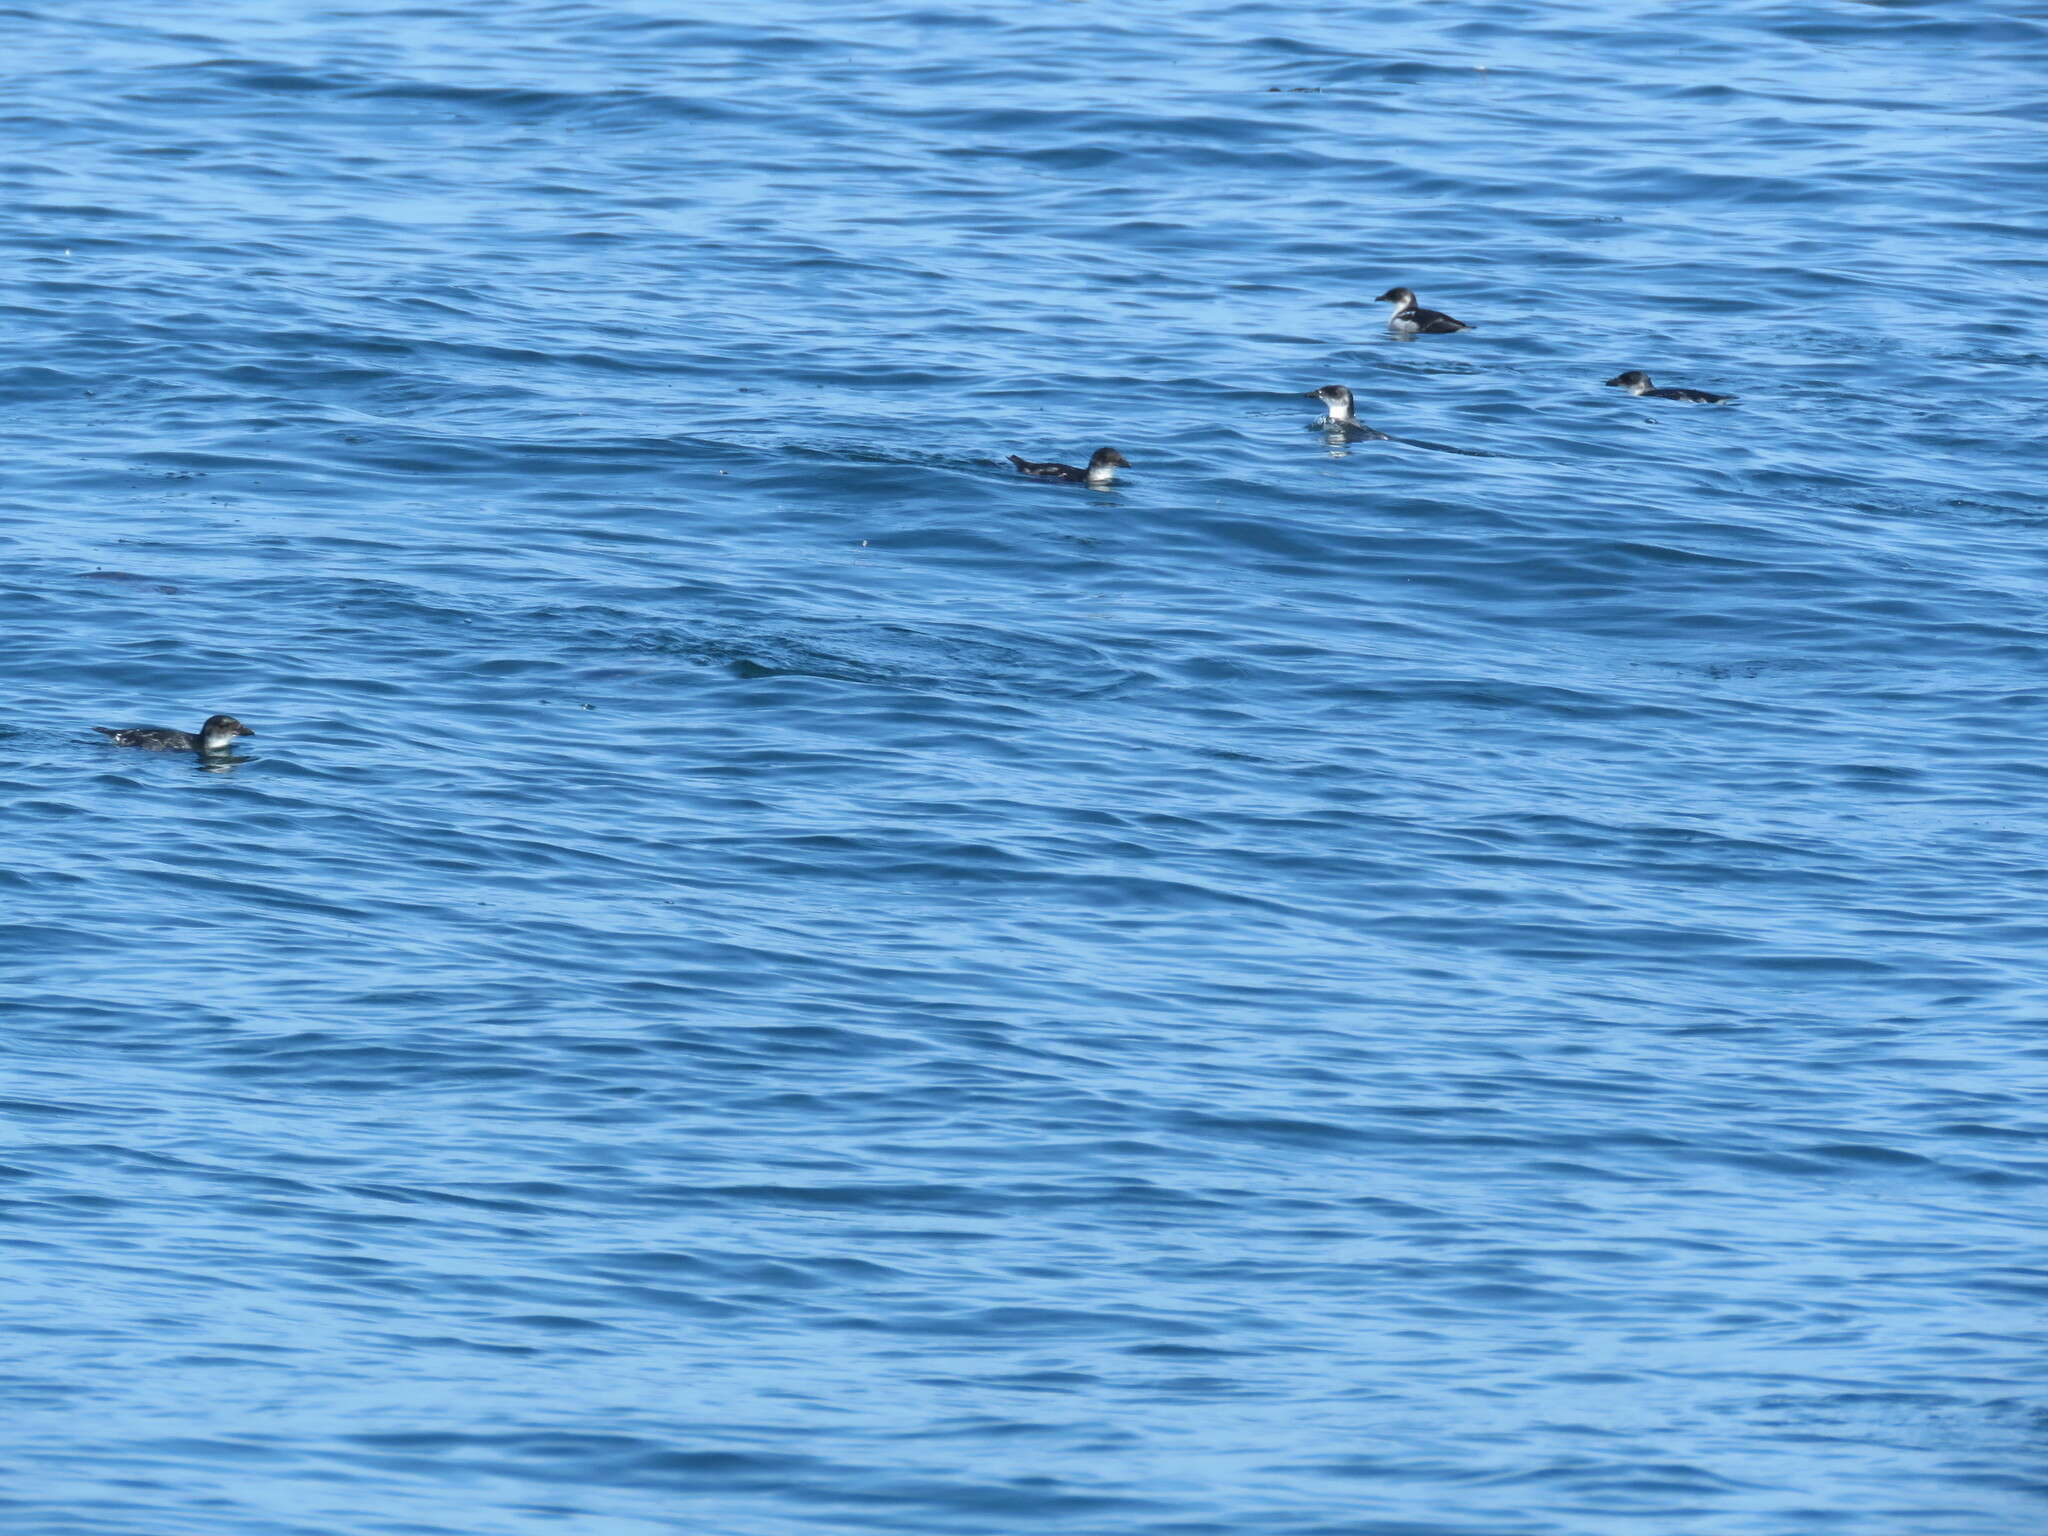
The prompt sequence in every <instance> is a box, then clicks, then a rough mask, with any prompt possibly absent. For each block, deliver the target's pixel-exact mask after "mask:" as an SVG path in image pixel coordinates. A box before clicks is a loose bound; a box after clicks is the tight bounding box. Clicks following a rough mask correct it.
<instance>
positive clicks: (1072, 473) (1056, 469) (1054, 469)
mask: <svg viewBox="0 0 2048 1536" xmlns="http://www.w3.org/2000/svg"><path fill="white" fill-rule="evenodd" d="M1010 462H1011V463H1012V464H1014V465H1016V466H1017V473H1018V474H1020V475H1030V476H1032V477H1033V478H1034V479H1038V480H1063V481H1065V482H1066V483H1067V484H1069V485H1108V484H1109V483H1110V482H1111V481H1112V480H1114V479H1116V472H1117V471H1118V470H1119V469H1129V468H1130V467H1131V461H1130V460H1129V459H1127V458H1125V457H1124V456H1123V455H1122V454H1120V453H1118V452H1117V451H1116V450H1115V449H1114V448H1098V449H1096V450H1095V452H1094V453H1092V454H1090V455H1089V456H1088V467H1087V468H1086V469H1076V468H1074V466H1073V465H1071V464H1049V463H1048V464H1041V463H1038V462H1036V461H1035V460H1032V459H1020V458H1018V457H1017V455H1015V454H1014V453H1013V454H1011V455H1010Z"/></svg>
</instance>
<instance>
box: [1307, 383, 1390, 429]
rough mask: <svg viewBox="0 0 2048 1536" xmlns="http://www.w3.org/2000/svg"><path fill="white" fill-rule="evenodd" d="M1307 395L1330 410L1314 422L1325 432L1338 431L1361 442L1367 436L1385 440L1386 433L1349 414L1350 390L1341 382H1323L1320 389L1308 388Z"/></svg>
mask: <svg viewBox="0 0 2048 1536" xmlns="http://www.w3.org/2000/svg"><path fill="white" fill-rule="evenodd" d="M1308 397H1309V399H1311V400H1320V401H1322V402H1323V404H1324V406H1325V407H1327V408H1328V410H1329V412H1330V414H1329V415H1327V416H1325V417H1324V418H1323V419H1322V420H1321V421H1319V422H1317V423H1316V425H1317V426H1319V427H1321V428H1322V429H1323V430H1324V431H1325V432H1335V433H1339V434H1341V435H1342V436H1344V437H1345V438H1348V439H1349V440H1350V441H1352V442H1362V441H1365V440H1367V439H1369V438H1378V439H1379V440H1380V441H1382V442H1384V441H1386V437H1387V434H1386V433H1384V432H1375V431H1374V430H1373V429H1372V428H1371V427H1368V426H1367V425H1366V424H1365V423H1364V422H1362V421H1360V420H1359V419H1358V418H1357V417H1356V416H1354V415H1352V414H1351V409H1352V407H1351V391H1350V390H1348V389H1346V388H1345V387H1344V386H1343V385H1342V384H1325V385H1324V386H1323V387H1322V388H1321V389H1312V390H1310V391H1309V392H1308Z"/></svg>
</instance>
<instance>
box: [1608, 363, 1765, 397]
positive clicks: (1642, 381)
mask: <svg viewBox="0 0 2048 1536" xmlns="http://www.w3.org/2000/svg"><path fill="white" fill-rule="evenodd" d="M1607 382H1608V383H1609V384H1615V385H1619V386H1620V387H1621V388H1623V389H1625V390H1627V391H1628V392H1629V393H1630V394H1632V395H1634V396H1635V397H1636V398H1637V399H1638V400H1640V399H1642V397H1643V396H1645V395H1648V396H1649V397H1650V398H1651V399H1652V400H1696V401H1698V402H1699V403H1700V404H1701V405H1726V404H1727V403H1728V402H1729V401H1730V400H1733V399H1734V398H1735V397H1734V396H1733V395H1710V394H1708V393H1707V392H1706V391H1705V390H1704V389H1659V388H1657V386H1656V385H1654V384H1652V383H1651V382H1650V376H1649V375H1648V374H1647V373H1644V372H1642V371H1641V370H1640V369H1636V368H1631V369H1630V370H1629V371H1628V372H1627V373H1618V374H1616V375H1615V376H1614V377H1613V378H1611V379H1609V380H1608V381H1607Z"/></svg>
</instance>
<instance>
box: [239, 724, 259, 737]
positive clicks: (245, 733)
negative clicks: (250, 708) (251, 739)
mask: <svg viewBox="0 0 2048 1536" xmlns="http://www.w3.org/2000/svg"><path fill="white" fill-rule="evenodd" d="M235 734H236V735H237V736H254V735H255V734H256V733H255V732H254V731H252V730H250V729H249V727H247V726H246V725H245V726H243V727H242V728H241V729H240V730H239V731H237V732H235Z"/></svg>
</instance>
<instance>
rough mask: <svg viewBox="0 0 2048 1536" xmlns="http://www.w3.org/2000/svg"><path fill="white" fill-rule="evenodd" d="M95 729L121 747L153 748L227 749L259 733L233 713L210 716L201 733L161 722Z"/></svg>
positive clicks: (222, 750) (197, 750)
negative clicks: (240, 738) (238, 739)
mask: <svg viewBox="0 0 2048 1536" xmlns="http://www.w3.org/2000/svg"><path fill="white" fill-rule="evenodd" d="M93 729H94V730H96V731H98V732H99V733H100V734H101V735H102V736H105V737H108V738H110V739H111V740H112V741H113V743H114V745H115V746H117V747H146V748H147V749H148V750H150V751H151V752H225V751H227V749H228V744H229V743H230V742H232V741H233V740H234V739H235V738H236V737H237V736H254V735H255V734H256V733H255V732H254V731H252V730H250V729H249V727H247V726H246V725H244V724H242V722H241V721H239V720H237V719H236V718H235V717H234V716H233V715H209V716H207V719H206V724H204V725H202V726H200V727H199V734H198V735H197V736H194V735H191V734H189V733H188V732H185V731H167V730H165V729H164V728H163V727H162V726H160V725H131V726H125V727H122V728H120V729H118V730H117V729H116V728H115V727H113V726H111V725H96V726H94V727H93Z"/></svg>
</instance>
